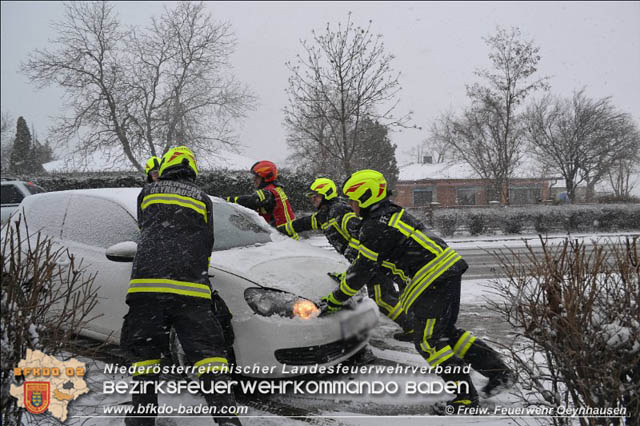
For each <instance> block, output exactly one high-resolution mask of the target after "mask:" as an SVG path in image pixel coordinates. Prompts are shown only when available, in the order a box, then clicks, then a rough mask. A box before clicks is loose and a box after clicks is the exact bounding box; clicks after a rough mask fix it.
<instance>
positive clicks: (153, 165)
mask: <svg viewBox="0 0 640 426" xmlns="http://www.w3.org/2000/svg"><path fill="white" fill-rule="evenodd" d="M159 168H160V159H159V158H158V157H156V156H155V155H154V156H153V157H151V158H149V159H148V160H147V164H145V166H144V173H145V174H147V175H148V174H149V172H151V171H152V170H158V169H159Z"/></svg>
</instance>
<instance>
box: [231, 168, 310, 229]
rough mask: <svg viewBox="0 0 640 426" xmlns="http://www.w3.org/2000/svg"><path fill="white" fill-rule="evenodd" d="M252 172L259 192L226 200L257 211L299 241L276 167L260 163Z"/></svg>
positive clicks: (271, 223)
mask: <svg viewBox="0 0 640 426" xmlns="http://www.w3.org/2000/svg"><path fill="white" fill-rule="evenodd" d="M250 172H251V173H252V174H253V183H254V185H255V186H256V188H257V191H256V192H254V193H253V194H249V195H239V196H229V197H226V200H227V201H229V202H232V203H237V204H240V205H241V206H244V207H247V208H249V209H252V210H255V211H257V212H258V213H259V214H260V216H262V217H263V218H264V220H266V221H267V223H268V224H270V225H272V226H275V227H276V228H277V229H278V230H280V231H284V233H285V234H287V235H289V236H290V237H291V238H293V239H296V240H297V239H298V238H299V237H298V234H297V233H296V232H295V231H294V230H293V228H292V227H291V223H292V222H293V220H294V219H295V215H294V214H293V209H292V208H291V204H290V203H289V198H288V197H287V194H285V192H284V188H283V186H282V185H281V184H280V183H278V181H277V180H276V179H277V178H278V169H277V168H276V165H275V164H273V163H272V162H271V161H258V162H257V163H255V164H254V165H253V166H251V169H250Z"/></svg>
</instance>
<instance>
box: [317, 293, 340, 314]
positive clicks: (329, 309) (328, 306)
mask: <svg viewBox="0 0 640 426" xmlns="http://www.w3.org/2000/svg"><path fill="white" fill-rule="evenodd" d="M318 307H319V308H320V315H321V316H322V315H328V314H332V313H334V312H338V311H339V310H340V309H342V305H341V304H338V303H335V302H332V301H331V300H329V297H328V296H325V297H323V298H322V300H321V301H320V302H319V303H318Z"/></svg>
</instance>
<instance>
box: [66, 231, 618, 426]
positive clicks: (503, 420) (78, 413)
mask: <svg viewBox="0 0 640 426" xmlns="http://www.w3.org/2000/svg"><path fill="white" fill-rule="evenodd" d="M622 235H627V234H609V235H606V236H600V237H601V238H617V237H619V236H622ZM560 237H562V236H558V238H560ZM573 237H574V238H585V239H593V238H594V237H595V236H594V235H580V236H578V235H573ZM522 238H523V237H517V238H511V237H484V238H474V239H473V240H471V239H470V238H458V239H451V240H449V241H450V242H451V245H452V246H454V247H471V248H473V247H478V245H480V246H481V247H482V248H491V247H494V248H497V247H504V246H505V244H507V245H522ZM526 238H531V240H532V241H535V240H536V238H537V237H533V236H529V237H526ZM305 241H306V242H307V243H309V244H312V245H315V246H319V247H323V248H326V249H327V250H331V247H330V246H329V245H328V243H327V241H326V239H325V238H324V237H323V236H322V235H314V236H312V237H311V238H308V239H306V240H305ZM488 283H489V280H488V279H472V280H468V279H467V280H463V292H462V299H461V312H460V316H459V320H458V326H459V327H461V328H464V329H467V330H470V331H472V332H473V333H474V334H475V335H477V336H479V337H480V338H482V339H484V340H486V341H487V342H489V343H490V344H491V343H492V342H493V346H494V347H495V348H497V349H498V348H499V345H500V344H501V343H502V344H508V342H509V341H510V336H512V335H513V333H514V332H515V330H513V329H510V328H509V326H508V325H506V324H504V323H503V322H502V321H501V320H500V319H499V318H497V317H496V314H495V313H493V312H491V311H489V310H488V309H487V308H486V300H487V299H495V298H496V296H495V295H493V294H492V292H491V291H490V289H489V288H488V287H487V285H488ZM397 331H399V328H398V327H397V326H396V325H395V324H394V323H393V322H391V321H390V320H388V319H387V318H381V319H380V324H379V326H378V327H377V328H376V329H375V330H374V332H373V334H372V336H371V340H370V347H371V350H372V353H373V355H375V357H376V360H375V361H374V362H373V365H378V364H379V365H387V366H390V365H397V364H400V365H404V366H418V367H422V366H426V362H425V361H424V360H423V359H422V358H421V357H420V356H419V355H418V354H417V352H416V351H415V349H414V347H413V345H412V344H410V343H405V342H399V341H396V340H394V339H393V334H394V333H395V332H397ZM83 361H87V362H88V365H87V367H88V372H89V373H88V376H87V384H88V385H89V387H90V389H91V392H90V393H89V394H87V395H85V396H83V397H81V398H80V399H79V400H78V401H75V402H73V403H72V404H71V405H70V413H69V414H70V421H69V422H68V423H69V424H82V425H96V426H115V425H123V424H124V422H123V418H122V417H96V416H98V415H100V414H101V413H102V412H103V407H105V406H117V405H124V404H126V403H127V401H128V400H130V397H129V396H128V395H106V394H104V393H103V383H104V382H105V381H109V380H113V381H117V380H123V381H128V379H129V378H128V376H125V375H114V374H105V373H104V364H103V363H102V362H98V361H95V360H83ZM471 377H472V379H473V380H474V383H475V384H476V386H477V387H478V388H481V387H482V386H483V385H484V384H485V382H486V379H485V378H484V377H482V376H481V375H479V374H477V373H475V372H472V373H471ZM319 380H332V381H343V382H351V381H355V382H373V381H380V382H385V383H386V382H389V381H393V382H396V383H397V384H398V385H399V387H400V391H399V392H398V393H396V394H388V393H384V394H381V395H368V394H365V395H348V394H339V395H331V394H314V395H308V394H305V395H301V394H297V393H296V394H294V393H292V392H287V393H284V394H282V393H275V394H272V395H262V396H258V397H256V396H252V397H250V398H249V399H247V400H244V399H241V400H240V401H239V404H241V405H242V404H246V405H248V407H249V411H248V415H246V416H244V417H243V419H242V422H243V424H244V425H247V426H258V425H265V426H276V425H283V426H299V425H305V424H313V425H320V426H333V425H336V426H340V425H348V426H351V425H353V426H360V425H363V426H388V425H389V424H393V425H399V426H405V425H406V426H414V425H416V426H417V425H453V426H458V425H515V424H531V425H534V424H547V423H550V422H549V421H548V420H549V419H545V418H540V417H538V418H534V417H524V418H523V417H519V418H516V419H514V418H512V417H509V416H495V415H493V414H494V411H493V410H494V408H495V407H506V409H517V408H520V409H522V408H523V407H522V406H521V405H520V403H519V402H518V401H517V399H516V397H515V396H514V395H512V394H510V393H508V392H506V393H503V394H500V395H497V396H495V397H493V398H490V399H485V400H481V405H483V406H485V407H488V408H489V413H490V414H491V415H482V416H466V417H465V416H456V417H439V416H431V415H430V412H431V407H432V406H433V404H434V403H436V402H437V401H440V400H446V399H450V396H448V395H446V394H439V395H424V394H423V395H415V394H414V395H411V394H407V393H406V392H404V386H405V384H406V383H407V382H411V381H426V382H434V381H435V382H437V381H438V380H439V379H438V378H437V376H435V375H430V374H426V375H414V374H411V373H408V374H405V373H400V374H376V373H373V374H365V375H363V374H342V375H332V376H330V377H326V376H325V377H322V378H320V379H319ZM160 403H161V404H162V403H168V404H171V405H172V406H176V407H177V406H179V405H186V406H189V405H200V404H204V398H202V397H200V396H197V395H196V396H192V395H184V394H183V395H179V396H167V395H161V396H160ZM157 424H158V425H165V426H171V425H194V426H200V425H211V424H213V423H212V420H211V419H210V418H209V417H175V418H161V419H158V422H157ZM576 424H577V420H576Z"/></svg>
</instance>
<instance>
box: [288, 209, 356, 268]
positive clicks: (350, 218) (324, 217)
mask: <svg viewBox="0 0 640 426" xmlns="http://www.w3.org/2000/svg"><path fill="white" fill-rule="evenodd" d="M292 227H293V230H294V231H295V232H303V231H311V230H320V231H322V232H323V233H324V235H325V236H326V237H327V240H328V241H329V243H330V244H331V245H332V246H333V247H334V248H335V249H336V251H337V252H338V253H340V254H343V255H344V256H345V257H346V258H347V259H348V260H349V262H352V261H353V260H355V258H356V256H357V255H358V252H357V247H358V239H357V238H358V232H360V218H359V217H357V216H356V214H355V213H354V212H353V211H352V210H351V207H349V205H348V204H347V203H346V202H345V201H344V200H341V199H337V198H336V199H333V200H328V201H324V202H323V204H322V205H321V206H320V209H318V211H317V212H315V213H314V214H312V215H311V216H305V217H302V218H300V219H296V220H294V221H293V223H292Z"/></svg>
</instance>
